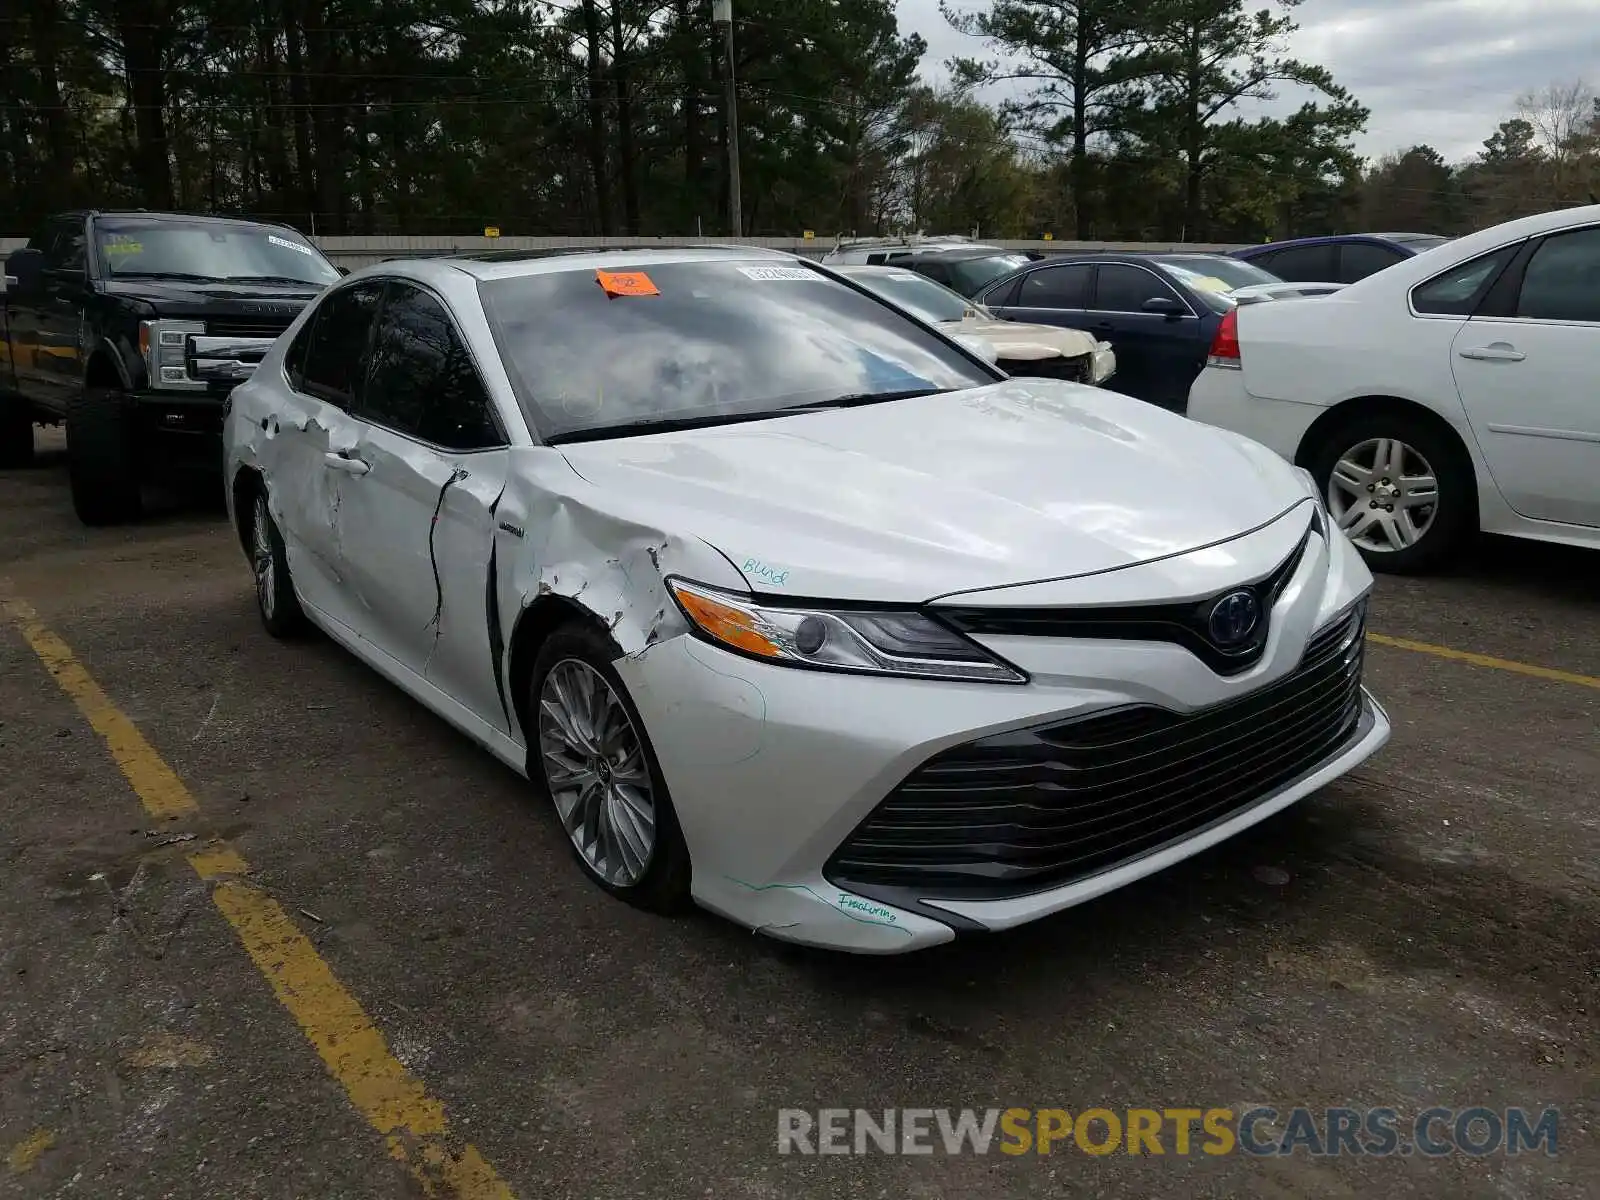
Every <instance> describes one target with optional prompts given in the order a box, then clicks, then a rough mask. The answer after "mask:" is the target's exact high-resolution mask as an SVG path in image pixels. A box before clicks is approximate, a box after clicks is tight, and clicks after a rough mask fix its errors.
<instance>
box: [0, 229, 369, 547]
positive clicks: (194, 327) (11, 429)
mask: <svg viewBox="0 0 1600 1200" xmlns="http://www.w3.org/2000/svg"><path fill="white" fill-rule="evenodd" d="M340 274H341V272H340V271H339V269H338V268H337V267H335V266H334V265H333V264H332V263H330V262H329V261H328V260H327V258H325V257H324V256H323V254H322V252H321V251H320V250H318V249H317V248H316V247H315V246H313V245H312V244H311V243H310V242H309V241H307V240H306V239H305V238H304V237H302V236H301V235H300V234H299V233H298V232H297V231H295V230H294V229H291V228H289V227H288V226H281V225H265V224H261V223H258V222H255V221H240V220H231V219H227V218H220V217H198V216H187V215H181V214H176V213H152V212H75V213H66V214H63V215H61V216H56V217H52V218H50V219H49V220H48V221H47V222H46V223H45V225H44V228H43V229H41V230H40V231H39V232H38V233H37V234H36V235H35V236H34V237H33V238H32V239H31V240H30V241H29V242H28V245H27V247H26V248H25V249H22V250H18V251H16V252H14V253H13V254H11V255H10V256H9V257H8V258H7V259H6V265H5V275H6V280H5V282H6V288H5V295H4V301H5V307H4V339H3V341H0V466H24V465H26V464H27V463H28V462H29V461H30V460H31V459H32V457H33V426H34V424H35V423H39V424H48V425H55V424H63V423H64V424H65V425H66V430H67V462H68V475H69V477H70V479H71V482H72V502H73V507H74V508H75V509H76V510H77V513H78V517H79V519H81V520H82V521H83V522H84V523H85V524H88V525H104V524H112V523H115V522H121V521H131V520H136V519H138V517H139V515H140V512H141V507H142V506H141V485H142V484H145V483H150V482H163V483H173V482H180V481H181V480H182V479H184V478H185V477H188V478H194V476H195V474H196V473H197V472H198V473H200V474H201V475H202V476H203V475H206V474H214V475H216V476H217V478H220V472H221V463H222V451H221V433H222V413H223V402H224V400H226V398H227V395H228V393H229V392H230V391H232V390H233V388H234V387H235V385H237V384H238V383H239V382H240V381H241V380H243V379H246V378H248V377H249V375H250V373H251V372H252V371H253V370H254V369H255V366H256V364H257V363H259V362H260V361H261V358H262V355H264V354H265V353H266V351H267V348H268V347H269V346H271V345H272V342H273V340H274V339H275V338H276V337H277V336H278V334H280V333H282V332H283V331H284V330H285V329H287V328H288V327H289V324H290V323H291V322H292V321H293V320H294V318H295V316H296V315H297V314H298V313H299V312H300V310H301V309H302V308H304V307H305V305H306V304H307V303H308V302H309V301H310V300H311V299H312V298H313V297H314V296H316V295H317V293H319V292H320V291H321V290H322V289H323V288H325V287H327V286H328V284H330V283H332V282H334V281H335V280H337V279H338V278H339V276H340Z"/></svg>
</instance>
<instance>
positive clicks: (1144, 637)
mask: <svg viewBox="0 0 1600 1200" xmlns="http://www.w3.org/2000/svg"><path fill="white" fill-rule="evenodd" d="M1316 529H1317V526H1316V525H1315V524H1312V525H1310V526H1308V527H1307V530H1306V533H1305V536H1303V537H1302V538H1301V539H1300V541H1299V543H1298V544H1297V545H1296V546H1295V548H1294V550H1293V551H1292V552H1291V553H1290V554H1289V557H1288V558H1286V559H1284V560H1283V561H1282V562H1281V563H1279V564H1278V565H1277V566H1276V567H1274V568H1273V569H1272V571H1271V572H1270V573H1269V574H1267V575H1266V576H1264V577H1263V578H1261V579H1257V580H1255V581H1254V582H1252V583H1249V584H1246V585H1244V586H1242V587H1238V588H1230V589H1229V592H1249V593H1250V594H1251V595H1252V596H1253V597H1254V598H1255V602H1256V605H1257V611H1258V612H1259V613H1260V617H1259V619H1258V620H1257V622H1256V624H1255V626H1254V628H1253V629H1251V630H1250V631H1249V636H1248V637H1247V638H1246V639H1245V640H1244V641H1242V642H1241V643H1239V644H1237V645H1230V646H1224V645H1219V644H1218V643H1217V642H1215V641H1214V640H1212V636H1211V632H1210V628H1209V626H1210V619H1211V613H1212V609H1213V608H1214V607H1215V605H1216V604H1217V602H1218V601H1219V600H1220V599H1221V598H1222V595H1227V594H1228V593H1222V594H1221V595H1217V596H1209V597H1207V598H1206V599H1204V600H1201V601H1198V602H1196V601H1189V602H1185V603H1181V604H1127V605H1119V606H1109V607H1102V608H978V607H967V606H959V607H958V606H945V605H942V604H941V605H940V606H939V607H938V609H937V610H936V611H937V612H938V614H939V615H940V616H941V617H942V618H943V619H944V620H945V621H947V622H949V623H950V624H952V625H954V626H955V627H956V628H957V629H959V630H961V632H963V633H965V634H968V635H970V636H973V637H980V638H981V637H984V636H990V637H993V636H996V635H1001V636H1004V635H1008V634H1010V635H1019V636H1024V637H1054V638H1116V639H1118V640H1120V641H1147V642H1175V643H1177V644H1178V645H1180V646H1182V647H1183V648H1184V649H1186V650H1188V651H1189V652H1190V653H1192V654H1194V655H1195V656H1196V657H1197V658H1199V659H1200V661H1201V662H1203V663H1205V664H1206V666H1208V667H1210V668H1211V669H1212V670H1213V671H1215V672H1216V673H1217V674H1219V675H1238V674H1240V673H1241V672H1244V671H1248V670H1249V669H1250V668H1251V667H1253V666H1255V664H1256V663H1257V662H1259V661H1260V660H1261V655H1262V653H1263V652H1264V651H1265V650H1266V648H1267V635H1268V634H1269V633H1270V632H1271V613H1272V609H1273V606H1274V605H1275V604H1276V603H1277V601H1278V597H1279V596H1281V595H1282V594H1283V589H1284V588H1286V587H1287V586H1288V585H1289V580H1290V579H1292V578H1294V573H1295V570H1296V569H1297V568H1298V567H1299V566H1300V560H1301V559H1302V558H1304V557H1305V552H1306V546H1307V544H1308V542H1309V539H1310V537H1311V534H1312V532H1314V531H1316Z"/></svg>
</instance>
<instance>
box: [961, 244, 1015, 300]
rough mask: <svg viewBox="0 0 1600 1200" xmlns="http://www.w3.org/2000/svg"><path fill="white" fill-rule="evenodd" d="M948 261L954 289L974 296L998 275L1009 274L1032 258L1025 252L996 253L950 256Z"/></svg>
mask: <svg viewBox="0 0 1600 1200" xmlns="http://www.w3.org/2000/svg"><path fill="white" fill-rule="evenodd" d="M948 261H949V263H950V276H951V278H952V279H954V280H955V285H956V290H957V291H959V292H961V293H962V294H963V295H966V296H975V295H977V294H978V293H979V292H981V291H982V290H983V289H984V288H986V287H987V286H989V284H991V283H993V282H994V281H995V280H996V279H999V278H1000V276H1002V275H1009V274H1011V272H1013V271H1015V270H1016V269H1017V268H1018V267H1025V266H1027V265H1028V264H1029V263H1030V262H1032V261H1033V260H1032V259H1030V258H1029V257H1028V256H1027V255H1026V254H996V255H994V256H992V257H990V258H952V259H949V260H948Z"/></svg>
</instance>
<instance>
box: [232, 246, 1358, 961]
mask: <svg viewBox="0 0 1600 1200" xmlns="http://www.w3.org/2000/svg"><path fill="white" fill-rule="evenodd" d="M225 437H226V454H227V472H228V479H229V483H230V487H229V506H230V509H229V511H230V516H231V519H232V521H233V522H234V524H235V526H236V528H237V530H238V534H239V537H240V539H241V542H242V544H243V546H244V548H245V550H246V552H247V554H248V557H249V559H250V561H251V563H252V565H253V569H254V573H255V584H256V596H257V600H258V602H259V605H260V609H261V616H262V619H263V621H264V622H265V624H266V626H267V628H268V630H269V631H270V632H271V633H273V634H274V635H278V636H283V635H287V634H290V633H292V632H294V631H295V630H296V629H297V628H299V627H301V626H303V624H304V623H305V621H306V620H307V619H308V618H309V620H310V621H311V622H313V623H314V624H315V625H317V626H319V627H320V628H321V629H323V630H325V631H326V632H327V633H328V634H329V635H331V636H332V637H333V638H334V639H335V640H336V641H338V642H339V643H341V644H342V645H344V646H345V647H347V648H348V649H350V650H351V651H352V652H354V653H355V654H356V655H358V656H359V657H360V658H361V659H363V660H364V661H366V662H367V663H368V664H370V665H371V666H372V667H374V668H375V669H377V670H378V671H379V672H381V673H382V674H384V675H385V676H387V677H388V678H389V679H391V680H393V681H394V682H395V683H397V684H399V685H400V686H401V687H402V688H404V689H405V690H406V691H407V692H409V693H411V694H412V695H413V696H415V697H417V698H418V699H419V700H421V701H422V702H423V703H424V704H426V705H427V706H429V707H430V708H431V709H433V710H434V711H435V712H437V713H438V714H439V715H440V716H442V717H444V718H445V719H446V720H447V721H449V722H450V723H451V724H453V725H455V726H456V727H458V728H459V729H461V730H463V731H464V732H466V733H467V734H469V735H470V736H471V737H473V738H474V739H476V740H477V741H479V742H481V743H482V744H483V745H484V746H486V747H487V748H488V749H489V750H490V751H491V752H493V753H494V754H495V755H497V756H498V757H499V758H501V759H502V760H504V761H505V762H506V763H508V764H509V765H510V766H511V767H512V768H514V769H515V770H517V771H518V772H521V773H524V774H526V775H527V776H528V777H529V779H530V780H531V781H532V783H533V785H534V787H535V790H536V791H537V792H538V793H540V794H542V795H544V796H546V797H548V798H549V799H550V800H551V801H552V802H553V805H554V809H555V811H556V813H557V814H558V816H559V819H560V821H561V823H562V825H563V827H564V829H565V830H566V833H567V834H568V836H569V837H570V839H571V842H572V845H573V848H574V850H575V851H576V856H577V860H578V862H579V863H580V864H581V865H582V867H583V869H584V870H585V871H586V872H587V873H588V874H589V875H590V876H591V877H592V878H593V879H594V880H595V881H596V882H597V883H598V884H599V885H600V886H602V887H603V888H605V889H607V890H608V891H610V892H612V893H614V894H616V895H619V896H621V897H624V898H626V899H628V900H630V901H633V902H635V903H637V904H640V905H643V906H646V907H650V908H654V909H658V910H670V909H673V908H676V907H681V906H682V905H684V904H685V903H686V902H688V901H690V900H691V899H692V900H693V901H695V902H698V903H699V904H701V905H703V906H705V907H706V908H709V909H712V910H714V911H716V912H719V913H722V914H724V915H726V916H728V917H731V918H733V919H734V920H736V921H739V922H742V923H743V924H744V925H746V926H748V927H750V928H752V929H756V930H759V931H762V932H765V933H768V934H771V935H772V936H775V937H780V938H786V939H790V940H793V941H797V942H804V943H809V944H813V945H820V946H829V947H835V948H840V949H848V950H854V951H861V952H870V953H896V952H901V951H906V950H914V949H918V948H921V947H925V946H931V945H934V944H937V943H940V942H944V941H948V940H950V939H951V938H953V937H955V936H956V935H957V933H963V932H971V931H982V930H998V929H1003V928H1007V927H1010V926H1015V925H1018V924H1021V923H1022V922H1025V921H1029V920H1032V919H1034V918H1037V917H1042V916H1044V915H1046V914H1048V913H1052V912H1055V911H1058V910H1060V909H1063V908H1066V907H1068V906H1070V905H1073V904H1077V903H1080V902H1082V901H1084V900H1088V899H1090V898H1091V897H1094V896H1097V895H1100V894H1102V893H1104V892H1107V891H1109V890H1111V889H1113V888H1116V887H1119V886H1121V885H1123V884H1126V883H1128V882H1130V881H1132V880H1135V879H1138V878H1140V877H1141V876H1144V875H1148V874H1150V873H1151V872H1154V871H1157V870H1159V869H1161V868H1163V867H1165V866H1167V865H1169V864H1171V863H1174V862H1176V861H1178V860H1180V859H1183V858H1185V857H1187V856H1189V855H1192V854H1194V853H1196V852H1197V851H1200V850H1202V849H1203V848H1205V847H1207V846H1210V845H1212V844H1214V843H1216V842H1218V841H1221V840H1222V839H1224V838H1226V837H1228V836H1230V835H1232V834H1234V833H1236V832H1238V831H1239V830H1241V829H1244V828H1246V827H1247V826H1250V825H1252V824H1254V823H1256V822H1258V821H1261V820H1262V819H1264V818H1266V817H1267V816H1269V815H1270V814H1272V813H1275V812H1277V811H1279V810H1281V809H1283V808H1285V807H1286V806H1288V805H1290V804H1291V803H1293V802H1294V801H1296V800H1298V799H1300V798H1302V797H1304V796H1306V795H1307V794H1309V793H1311V792H1312V791H1314V790H1316V789H1317V788H1320V787H1322V786H1323V785H1325V784H1326V783H1328V782H1329V781H1330V780H1332V779H1334V778H1336V777H1338V776H1339V775H1341V774H1343V773H1344V772H1346V771H1348V770H1350V769H1351V768H1352V767H1354V766H1355V765H1356V764H1357V763H1359V762H1361V761H1362V760H1364V759H1365V758H1366V757H1367V756H1368V755H1370V754H1372V753H1373V752H1374V751H1375V750H1376V749H1378V747H1379V746H1380V745H1382V744H1383V742H1384V741H1385V740H1386V739H1387V738H1388V736H1389V722H1388V720H1387V718H1386V717H1385V715H1384V713H1383V711H1382V709H1381V708H1380V707H1379V706H1378V704H1376V703H1375V702H1374V701H1373V700H1372V699H1371V698H1370V697H1369V696H1368V695H1367V693H1366V691H1365V689H1364V688H1363V687H1362V683H1361V672H1362V645H1363V630H1364V624H1365V614H1366V601H1367V593H1368V590H1369V588H1370V586H1371V582H1372V579H1371V576H1370V575H1369V574H1368V572H1367V569H1366V567H1365V566H1364V565H1363V564H1362V561H1361V559H1360V557H1359V556H1358V555H1357V554H1356V553H1355V552H1354V550H1353V549H1352V548H1351V546H1350V543H1349V542H1348V541H1347V540H1346V539H1345V538H1344V536H1343V535H1342V534H1340V533H1338V532H1337V531H1336V530H1334V529H1332V528H1331V527H1330V525H1329V522H1328V520H1327V517H1326V514H1325V513H1324V511H1323V509H1322V507H1321V502H1320V501H1319V499H1318V498H1317V494H1316V490H1315V488H1314V487H1313V486H1312V485H1311V484H1310V483H1309V481H1308V479H1307V478H1306V477H1305V475H1304V473H1303V472H1300V471H1298V470H1297V469H1296V468H1294V467H1292V466H1290V465H1288V464H1287V463H1285V462H1284V461H1282V460H1281V459H1280V458H1278V456H1276V455H1275V454H1273V453H1271V452H1270V451H1268V450H1266V449H1265V448H1263V447H1261V446H1258V445H1256V444H1255V443H1253V442H1250V441H1247V440H1245V439H1243V438H1240V437H1238V436H1236V435H1234V434H1231V433H1227V432H1225V431H1222V430H1218V429H1212V428H1208V427H1205V426H1201V425H1197V424H1194V423H1191V422H1189V421H1186V420H1184V419H1183V418H1181V417H1178V416H1175V415H1173V414H1171V413H1167V412H1164V411H1162V410H1160V409H1158V408H1154V407H1152V406H1150V405H1146V404H1141V403H1139V402H1138V401H1135V400H1129V399H1127V398H1125V397H1123V396H1120V395H1118V394H1116V393H1114V392H1109V391H1106V390H1104V389H1100V388H1094V387H1087V386H1082V385H1077V384H1072V383H1065V382H1060V381H1056V380H1039V379H1028V380H1023V379H1011V380H1007V379H1005V378H1004V377H1003V376H1002V375H1001V373H1000V372H999V371H997V370H996V369H995V368H993V367H991V366H989V365H988V364H987V363H985V362H984V361H983V360H982V359H981V358H980V357H978V356H976V355H974V354H972V353H971V352H969V351H968V350H967V349H965V348H964V347H963V346H961V345H960V344H958V343H957V342H955V341H953V340H951V339H950V338H948V337H946V336H945V335H944V334H942V333H940V332H939V331H937V330H935V329H933V328H931V327H929V326H928V325H926V324H924V323H922V322H919V321H916V320H914V319H912V318H910V317H908V316H906V315H905V314H903V313H902V312H900V311H899V310H898V309H896V308H894V307H892V306H890V305H889V304H887V303H885V302H883V301H882V300H880V299H878V298H876V297H874V296H873V295H871V294H870V293H869V292H867V291H865V290H863V289H861V288H859V287H857V286H855V285H854V284H852V283H850V282H848V281H845V280H841V279H839V278H838V277H836V276H832V275H829V274H827V273H825V272H824V271H823V270H819V269H818V268H817V267H815V266H812V265H809V264H806V263H805V262H803V261H801V260H798V259H794V258H791V257H788V256H784V255H778V254H775V253H765V252H762V251H759V250H753V249H697V250H650V251H643V252H607V253H604V254H594V253H580V254H555V255H546V256H535V255H523V256H518V255H515V254H512V255H504V254H502V255H484V256H478V257H471V256H466V257H457V258H447V259H435V260H431V261H426V262H393V263H384V264H380V265H377V266H373V267H368V268H365V269H363V270H361V271H358V272H356V273H355V274H352V275H350V276H349V277H347V278H346V279H344V280H342V281H341V282H340V283H339V284H337V285H336V286H334V287H332V288H330V289H329V290H328V291H326V292H325V293H323V295H322V296H321V297H320V298H319V299H318V300H317V301H316V302H314V303H313V304H312V305H311V306H310V307H309V308H308V309H307V310H306V311H305V312H304V313H303V314H302V316H301V317H300V318H299V319H298V320H297V321H296V322H295V324H294V325H293V326H292V327H291V328H290V330H289V331H288V332H287V333H286V334H285V335H284V336H283V337H282V338H280V339H279V340H278V342H277V343H276V344H275V345H274V347H273V349H272V350H271V351H270V352H269V353H268V355H267V357H266V359H265V361H264V362H263V363H262V364H261V366H260V367H259V368H258V370H257V371H256V373H255V374H254V376H253V377H252V378H251V379H250V381H249V382H248V383H246V384H244V385H243V386H241V387H240V388H238V389H237V390H236V391H235V392H234V393H233V396H232V398H231V401H230V410H229V413H228V416H227V419H226V426H225Z"/></svg>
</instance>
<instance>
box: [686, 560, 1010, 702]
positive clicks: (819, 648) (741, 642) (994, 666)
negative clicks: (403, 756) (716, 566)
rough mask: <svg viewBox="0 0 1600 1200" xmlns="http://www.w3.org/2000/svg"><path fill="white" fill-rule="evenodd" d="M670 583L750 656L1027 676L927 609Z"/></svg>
mask: <svg viewBox="0 0 1600 1200" xmlns="http://www.w3.org/2000/svg"><path fill="white" fill-rule="evenodd" d="M667 587H668V588H669V590H670V591H671V592H672V597H673V599H674V600H676V601H677V602H678V607H679V608H680V609H681V610H683V615H684V617H685V618H686V619H687V620H688V622H689V624H690V625H691V626H692V627H693V628H694V630H695V631H696V632H697V633H699V634H701V635H702V636H704V637H705V638H707V639H709V640H710V641H713V642H715V643H717V645H719V646H722V647H725V648H726V649H729V650H733V651H736V652H738V653H740V654H745V655H748V656H750V657H751V658H759V659H764V660H765V661H767V662H772V663H781V664H783V665H785V666H792V667H815V668H819V669H821V670H826V671H848V672H857V673H864V674H873V675H904V676H913V677H916V678H920V679H950V680H964V681H969V682H978V683H1026V682H1027V681H1028V677H1027V676H1026V675H1024V674H1023V673H1022V672H1021V671H1019V670H1017V669H1016V668H1015V667H1013V666H1011V665H1010V664H1008V663H1005V662H1002V661H1001V660H1000V659H998V658H996V657H995V656H994V655H992V654H990V653H989V652H988V651H987V650H985V649H984V648H983V647H982V646H980V645H978V644H977V643H976V642H973V641H971V640H969V639H967V638H965V637H962V636H961V635H960V634H959V633H956V632H955V631H954V630H952V629H948V628H946V627H945V626H944V625H941V624H940V623H939V622H938V621H935V620H934V619H933V618H932V617H929V616H926V615H924V614H923V613H919V612H915V611H903V612H886V611H879V610H865V609H847V608H836V609H835V608H788V607H776V606H773V605H771V604H766V603H756V602H755V601H754V600H752V599H751V598H750V597H749V596H745V595H740V594H738V593H735V592H725V591H722V590H720V589H718V588H710V587H706V586H705V585H703V584H698V583H690V582H688V581H686V580H682V579H669V580H668V581H667Z"/></svg>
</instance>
